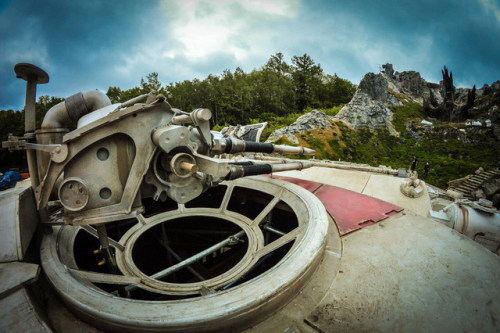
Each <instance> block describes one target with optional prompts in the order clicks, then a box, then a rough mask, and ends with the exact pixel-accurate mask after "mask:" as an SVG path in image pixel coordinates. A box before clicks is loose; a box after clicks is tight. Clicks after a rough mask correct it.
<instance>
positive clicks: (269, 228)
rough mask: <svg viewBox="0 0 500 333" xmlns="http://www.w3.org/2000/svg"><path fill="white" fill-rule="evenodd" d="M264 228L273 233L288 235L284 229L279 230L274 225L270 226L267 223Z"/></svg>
mask: <svg viewBox="0 0 500 333" xmlns="http://www.w3.org/2000/svg"><path fill="white" fill-rule="evenodd" d="M263 228H264V229H266V230H267V231H270V232H272V233H273V234H276V235H280V236H285V235H286V234H285V233H284V232H283V231H279V230H278V229H274V228H273V227H270V226H267V225H265V226H264V227H263Z"/></svg>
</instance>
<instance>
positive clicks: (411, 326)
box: [306, 213, 500, 332]
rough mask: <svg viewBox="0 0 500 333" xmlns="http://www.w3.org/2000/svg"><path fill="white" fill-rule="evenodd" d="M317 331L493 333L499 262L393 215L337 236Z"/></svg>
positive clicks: (428, 225)
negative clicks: (334, 265)
mask: <svg viewBox="0 0 500 333" xmlns="http://www.w3.org/2000/svg"><path fill="white" fill-rule="evenodd" d="M342 248H343V251H342V261H341V265H340V267H339V274H337V276H336V279H335V283H334V284H332V286H331V288H330V289H329V290H328V292H327V293H325V297H324V299H323V300H322V301H321V302H320V303H319V304H318V306H317V307H316V309H315V310H314V311H312V312H311V313H310V314H309V315H308V316H307V317H306V320H307V321H308V323H309V325H311V326H312V327H314V328H315V329H316V330H317V331H319V332H498V329H499V325H500V323H499V320H498V318H500V280H499V278H498V277H499V276H500V257H498V256H496V255H495V254H493V253H491V252H489V251H488V250H486V249H485V248H483V247H482V246H481V245H480V244H477V243H475V242H473V241H472V240H470V239H468V238H466V237H464V236H463V235H461V234H459V233H458V232H456V231H454V230H451V229H449V228H447V227H445V226H443V225H441V224H439V223H436V222H433V221H432V220H430V219H428V218H424V217H421V216H418V215H416V214H413V213H407V214H406V215H402V214H398V215H396V216H393V217H391V218H389V219H387V220H386V221H382V222H381V223H378V224H376V225H372V226H370V227H368V228H363V229H362V230H360V231H358V232H354V233H351V234H349V235H346V236H344V237H342Z"/></svg>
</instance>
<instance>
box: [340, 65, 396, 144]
mask: <svg viewBox="0 0 500 333" xmlns="http://www.w3.org/2000/svg"><path fill="white" fill-rule="evenodd" d="M401 104H402V103H401V102H400V101H398V99H397V98H396V97H395V96H394V95H393V94H390V93H389V83H388V80H387V79H386V77H384V75H382V74H374V73H368V74H366V75H365V77H364V78H363V79H362V80H361V82H360V83H359V86H358V89H357V90H356V92H355V94H354V96H353V98H352V99H351V101H350V102H349V103H347V104H346V105H345V106H344V107H343V108H342V109H341V110H340V111H339V113H338V114H337V116H336V117H335V118H336V119H339V120H341V121H343V122H345V123H347V124H348V125H349V126H350V127H352V128H353V129H360V128H369V129H378V128H387V129H388V130H389V132H390V133H391V134H393V135H397V131H396V129H395V128H394V125H393V124H392V111H391V110H390V109H389V108H388V106H389V105H401Z"/></svg>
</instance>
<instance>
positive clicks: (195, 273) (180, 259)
mask: <svg viewBox="0 0 500 333" xmlns="http://www.w3.org/2000/svg"><path fill="white" fill-rule="evenodd" d="M160 244H161V245H162V246H163V247H164V248H165V250H167V251H168V253H170V254H171V255H172V256H173V257H174V258H175V260H177V261H179V262H180V261H182V258H181V257H180V256H179V255H178V254H177V253H176V252H175V251H174V250H173V249H172V248H171V247H170V246H168V245H167V244H166V243H164V242H160ZM186 268H187V269H188V270H189V271H190V272H191V273H192V274H193V275H194V276H196V277H197V278H198V279H200V281H205V278H204V277H203V276H201V274H200V273H198V272H197V271H195V270H194V268H192V267H191V266H187V267H186Z"/></svg>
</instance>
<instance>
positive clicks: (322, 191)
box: [273, 176, 403, 236]
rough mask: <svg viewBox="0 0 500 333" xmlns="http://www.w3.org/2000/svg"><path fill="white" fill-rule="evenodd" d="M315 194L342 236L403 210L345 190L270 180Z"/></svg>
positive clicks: (292, 179)
mask: <svg viewBox="0 0 500 333" xmlns="http://www.w3.org/2000/svg"><path fill="white" fill-rule="evenodd" d="M273 178H278V179H282V180H285V181H288V182H291V183H294V184H297V185H299V186H301V187H303V188H305V189H306V190H309V191H311V192H312V193H314V194H315V195H316V196H317V197H318V199H320V200H321V202H322V203H323V205H324V206H325V208H326V210H327V212H328V213H329V214H330V216H331V217H332V218H333V220H334V221H335V223H336V224H337V227H338V229H339V233H340V235H341V236H343V235H345V234H348V233H350V232H353V231H355V230H358V229H361V228H363V227H366V226H369V225H372V224H375V223H377V222H380V221H382V220H384V219H386V218H388V217H389V216H391V215H393V214H396V213H398V212H400V211H402V210H403V208H401V207H399V206H396V205H393V204H391V203H389V202H386V201H383V200H379V199H377V198H373V197H370V196H367V195H364V194H361V193H357V192H353V191H350V190H346V189H344V188H340V187H336V186H330V185H326V184H321V183H317V182H311V181H307V180H302V179H297V178H291V177H281V176H273Z"/></svg>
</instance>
